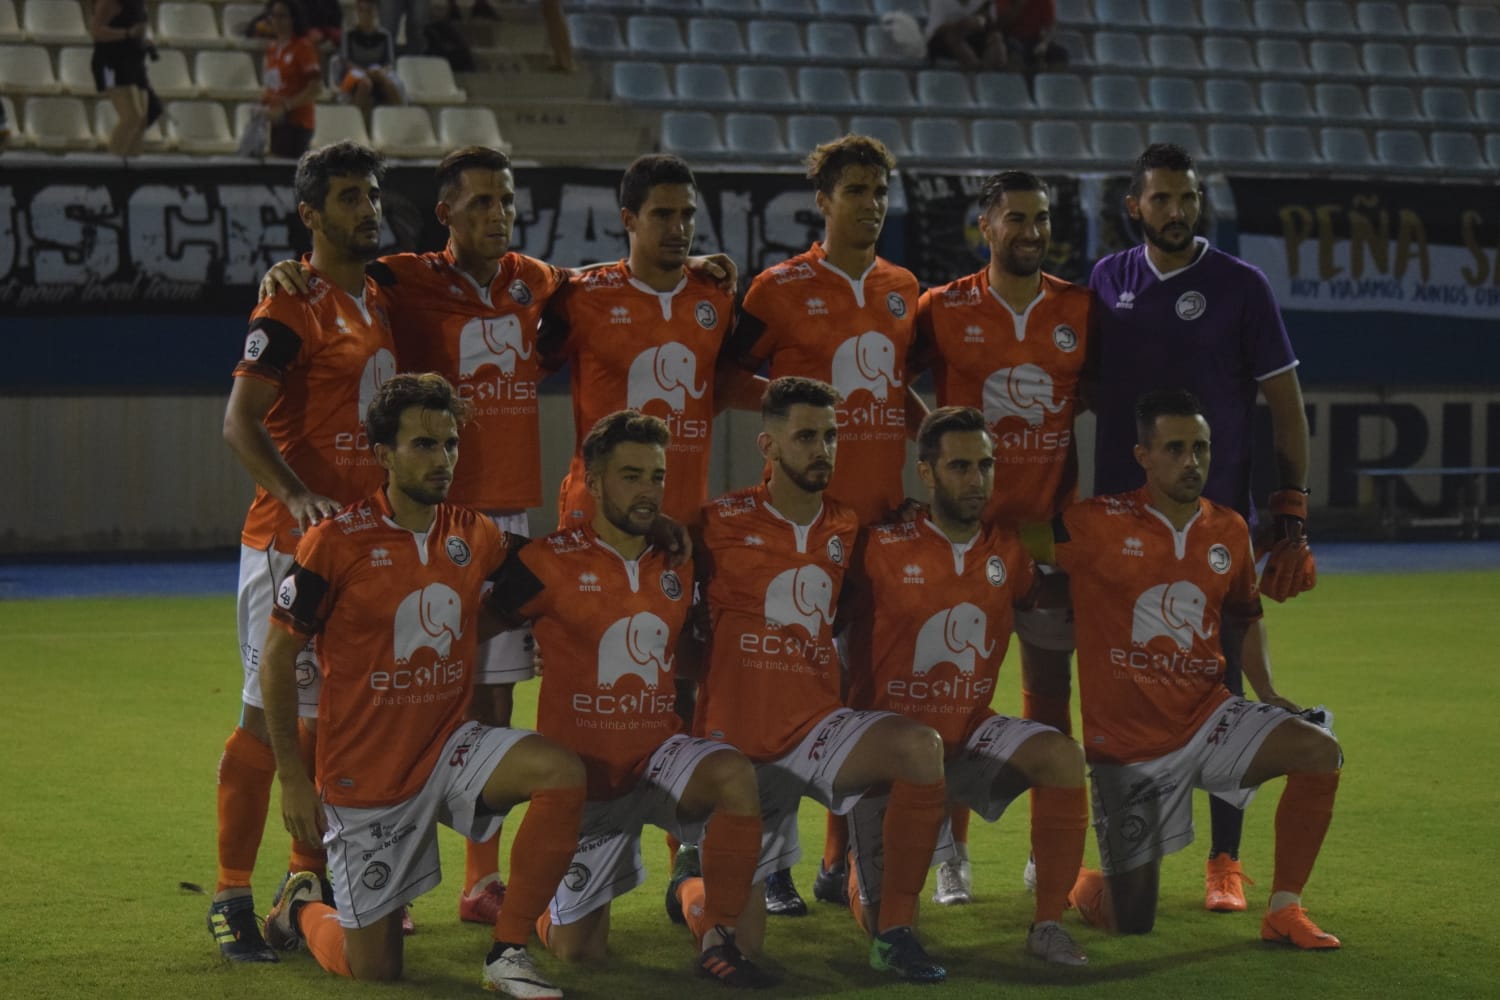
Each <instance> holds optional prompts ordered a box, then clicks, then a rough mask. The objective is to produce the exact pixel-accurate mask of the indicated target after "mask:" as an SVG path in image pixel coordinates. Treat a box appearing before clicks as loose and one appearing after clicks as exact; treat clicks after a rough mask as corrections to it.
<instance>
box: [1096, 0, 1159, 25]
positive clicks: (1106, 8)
mask: <svg viewBox="0 0 1500 1000" xmlns="http://www.w3.org/2000/svg"><path fill="white" fill-rule="evenodd" d="M1094 16H1095V17H1096V18H1098V20H1099V23H1100V24H1107V25H1109V26H1110V27H1117V28H1119V27H1123V28H1145V27H1148V26H1149V25H1150V22H1149V21H1147V20H1146V12H1145V11H1143V10H1141V0H1094Z"/></svg>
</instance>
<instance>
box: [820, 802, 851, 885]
mask: <svg viewBox="0 0 1500 1000" xmlns="http://www.w3.org/2000/svg"><path fill="white" fill-rule="evenodd" d="M848 861H849V821H848V820H847V819H845V818H844V817H842V816H839V815H837V814H835V813H829V814H828V823H827V825H826V826H825V827H824V832H823V870H824V871H830V872H831V871H833V870H834V869H835V868H840V867H842V866H844V865H845V864H847V863H848Z"/></svg>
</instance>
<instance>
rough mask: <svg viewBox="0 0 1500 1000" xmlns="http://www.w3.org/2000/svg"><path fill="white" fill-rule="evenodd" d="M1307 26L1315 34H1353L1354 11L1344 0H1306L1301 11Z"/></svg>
mask: <svg viewBox="0 0 1500 1000" xmlns="http://www.w3.org/2000/svg"><path fill="white" fill-rule="evenodd" d="M1303 16H1304V17H1305V18H1306V19H1307V26H1308V27H1309V28H1311V29H1312V31H1313V33H1314V34H1317V35H1354V34H1358V33H1359V26H1358V25H1356V24H1355V23H1354V11H1353V10H1351V9H1350V7H1349V5H1348V4H1347V3H1344V0H1308V3H1307V6H1306V8H1305V9H1304V11H1303Z"/></svg>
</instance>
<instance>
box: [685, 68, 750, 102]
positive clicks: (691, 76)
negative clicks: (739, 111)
mask: <svg viewBox="0 0 1500 1000" xmlns="http://www.w3.org/2000/svg"><path fill="white" fill-rule="evenodd" d="M675 75H676V77H677V78H676V80H674V81H673V83H674V88H673V89H675V90H676V91H677V98H678V100H679V101H680V102H681V103H682V105H683V106H684V107H686V106H691V105H694V104H711V105H714V106H722V105H730V104H734V103H735V96H734V86H733V85H732V84H731V83H730V82H729V71H728V70H727V69H725V68H724V66H723V65H722V64H721V63H679V64H678V66H677V72H676V74H675Z"/></svg>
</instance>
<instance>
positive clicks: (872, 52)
mask: <svg viewBox="0 0 1500 1000" xmlns="http://www.w3.org/2000/svg"><path fill="white" fill-rule="evenodd" d="M865 52H866V53H867V54H868V56H869V61H870V62H872V63H876V64H879V65H884V66H912V67H920V66H926V65H927V58H926V57H925V56H921V57H916V58H913V57H912V56H911V55H908V54H907V53H905V52H903V51H901V50H900V49H898V48H897V47H896V44H895V43H894V42H893V41H891V37H890V35H889V34H887V33H886V30H885V29H884V28H882V27H881V26H880V25H878V24H867V25H865Z"/></svg>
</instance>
